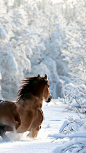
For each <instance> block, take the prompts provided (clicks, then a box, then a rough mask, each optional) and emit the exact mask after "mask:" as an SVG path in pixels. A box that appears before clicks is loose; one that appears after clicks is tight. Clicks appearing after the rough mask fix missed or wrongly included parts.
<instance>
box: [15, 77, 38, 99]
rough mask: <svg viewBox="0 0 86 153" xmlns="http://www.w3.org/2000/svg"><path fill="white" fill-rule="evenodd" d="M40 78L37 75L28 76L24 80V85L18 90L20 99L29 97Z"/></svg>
mask: <svg viewBox="0 0 86 153" xmlns="http://www.w3.org/2000/svg"><path fill="white" fill-rule="evenodd" d="M38 81H39V78H38V77H37V76H34V77H27V78H25V79H24V80H23V81H22V85H21V86H20V89H19V91H18V94H17V95H18V100H20V99H27V96H28V95H29V94H30V93H31V92H32V91H33V90H34V86H35V85H36V83H38Z"/></svg>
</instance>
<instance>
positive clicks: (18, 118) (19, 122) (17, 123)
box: [13, 104, 21, 130]
mask: <svg viewBox="0 0 86 153" xmlns="http://www.w3.org/2000/svg"><path fill="white" fill-rule="evenodd" d="M13 110H14V111H13V115H14V119H15V122H16V127H15V128H16V130H17V129H18V127H19V126H20V125H21V118H20V115H19V112H18V109H17V106H16V104H14V109H13Z"/></svg>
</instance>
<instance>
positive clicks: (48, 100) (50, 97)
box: [46, 94, 52, 103]
mask: <svg viewBox="0 0 86 153" xmlns="http://www.w3.org/2000/svg"><path fill="white" fill-rule="evenodd" d="M51 99H52V95H51V94H50V95H49V97H48V99H47V100H46V102H47V103H49V102H50V101H51Z"/></svg>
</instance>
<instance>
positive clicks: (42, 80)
mask: <svg viewBox="0 0 86 153" xmlns="http://www.w3.org/2000/svg"><path fill="white" fill-rule="evenodd" d="M38 78H39V80H40V84H42V85H43V87H44V89H43V97H44V99H45V101H46V102H47V103H48V102H50V101H51V99H52V95H51V94H50V91H49V87H50V85H49V81H48V77H47V75H46V74H45V77H40V75H38Z"/></svg>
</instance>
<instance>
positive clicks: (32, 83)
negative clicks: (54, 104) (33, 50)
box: [18, 74, 52, 102]
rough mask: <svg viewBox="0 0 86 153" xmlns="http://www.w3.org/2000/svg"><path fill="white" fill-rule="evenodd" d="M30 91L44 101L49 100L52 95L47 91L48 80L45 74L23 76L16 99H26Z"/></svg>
mask: <svg viewBox="0 0 86 153" xmlns="http://www.w3.org/2000/svg"><path fill="white" fill-rule="evenodd" d="M31 93H32V94H33V95H35V96H37V97H40V98H44V99H45V100H46V102H50V101H51V99H52V96H51V94H50V91H49V81H48V78H47V75H46V74H45V77H41V76H40V75H38V76H35V77H30V78H29V77H28V78H25V79H24V80H23V82H22V86H21V88H20V89H19V91H18V100H20V99H23V100H25V99H28V98H29V96H30V94H31Z"/></svg>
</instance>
